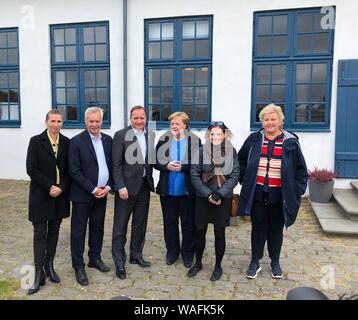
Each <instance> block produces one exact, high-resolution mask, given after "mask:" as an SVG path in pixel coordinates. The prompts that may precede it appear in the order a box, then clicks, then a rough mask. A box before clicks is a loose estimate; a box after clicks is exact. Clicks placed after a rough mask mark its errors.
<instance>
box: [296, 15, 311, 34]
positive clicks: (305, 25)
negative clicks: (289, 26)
mask: <svg viewBox="0 0 358 320" xmlns="http://www.w3.org/2000/svg"><path fill="white" fill-rule="evenodd" d="M297 30H298V32H310V31H311V30H312V13H300V14H298V15H297Z"/></svg>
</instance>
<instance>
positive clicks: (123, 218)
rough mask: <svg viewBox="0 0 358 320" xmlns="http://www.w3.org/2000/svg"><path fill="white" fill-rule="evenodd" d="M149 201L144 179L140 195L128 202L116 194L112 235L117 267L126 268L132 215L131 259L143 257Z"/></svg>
mask: <svg viewBox="0 0 358 320" xmlns="http://www.w3.org/2000/svg"><path fill="white" fill-rule="evenodd" d="M149 199H150V190H149V186H148V183H147V180H146V179H142V181H141V188H140V191H139V193H138V194H137V195H130V196H129V198H128V199H127V200H122V199H121V198H120V197H119V195H118V192H116V195H115V202H114V221H113V233H112V257H113V260H114V263H115V265H116V266H117V267H119V266H124V265H125V263H126V252H125V249H124V246H125V244H126V241H127V229H128V222H129V218H130V216H131V214H132V213H133V215H132V231H131V242H130V257H131V258H132V259H138V258H141V257H142V251H143V247H144V242H145V233H146V230H147V222H148V210H149Z"/></svg>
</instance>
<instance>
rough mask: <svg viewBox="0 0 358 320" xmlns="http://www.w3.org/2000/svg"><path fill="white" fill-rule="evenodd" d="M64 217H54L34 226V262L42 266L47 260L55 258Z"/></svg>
mask: <svg viewBox="0 0 358 320" xmlns="http://www.w3.org/2000/svg"><path fill="white" fill-rule="evenodd" d="M61 222H62V219H54V220H51V221H46V222H43V223H33V226H34V262H35V266H38V267H42V266H43V265H44V263H45V262H48V261H49V260H51V259H54V257H55V255H56V247H57V242H58V236H59V233H60V226H61Z"/></svg>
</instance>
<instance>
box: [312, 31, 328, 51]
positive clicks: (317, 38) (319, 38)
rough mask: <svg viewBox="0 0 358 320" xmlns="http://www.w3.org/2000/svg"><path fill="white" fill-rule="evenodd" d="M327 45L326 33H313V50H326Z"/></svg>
mask: <svg viewBox="0 0 358 320" xmlns="http://www.w3.org/2000/svg"><path fill="white" fill-rule="evenodd" d="M328 46H329V45H328V33H319V34H314V35H313V51H314V52H327V51H328Z"/></svg>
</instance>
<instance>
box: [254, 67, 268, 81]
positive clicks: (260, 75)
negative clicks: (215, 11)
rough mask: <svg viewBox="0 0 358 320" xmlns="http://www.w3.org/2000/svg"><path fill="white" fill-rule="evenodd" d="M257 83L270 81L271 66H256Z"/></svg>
mask: <svg viewBox="0 0 358 320" xmlns="http://www.w3.org/2000/svg"><path fill="white" fill-rule="evenodd" d="M256 73H257V75H256V77H257V83H270V66H268V65H261V66H257V67H256Z"/></svg>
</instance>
